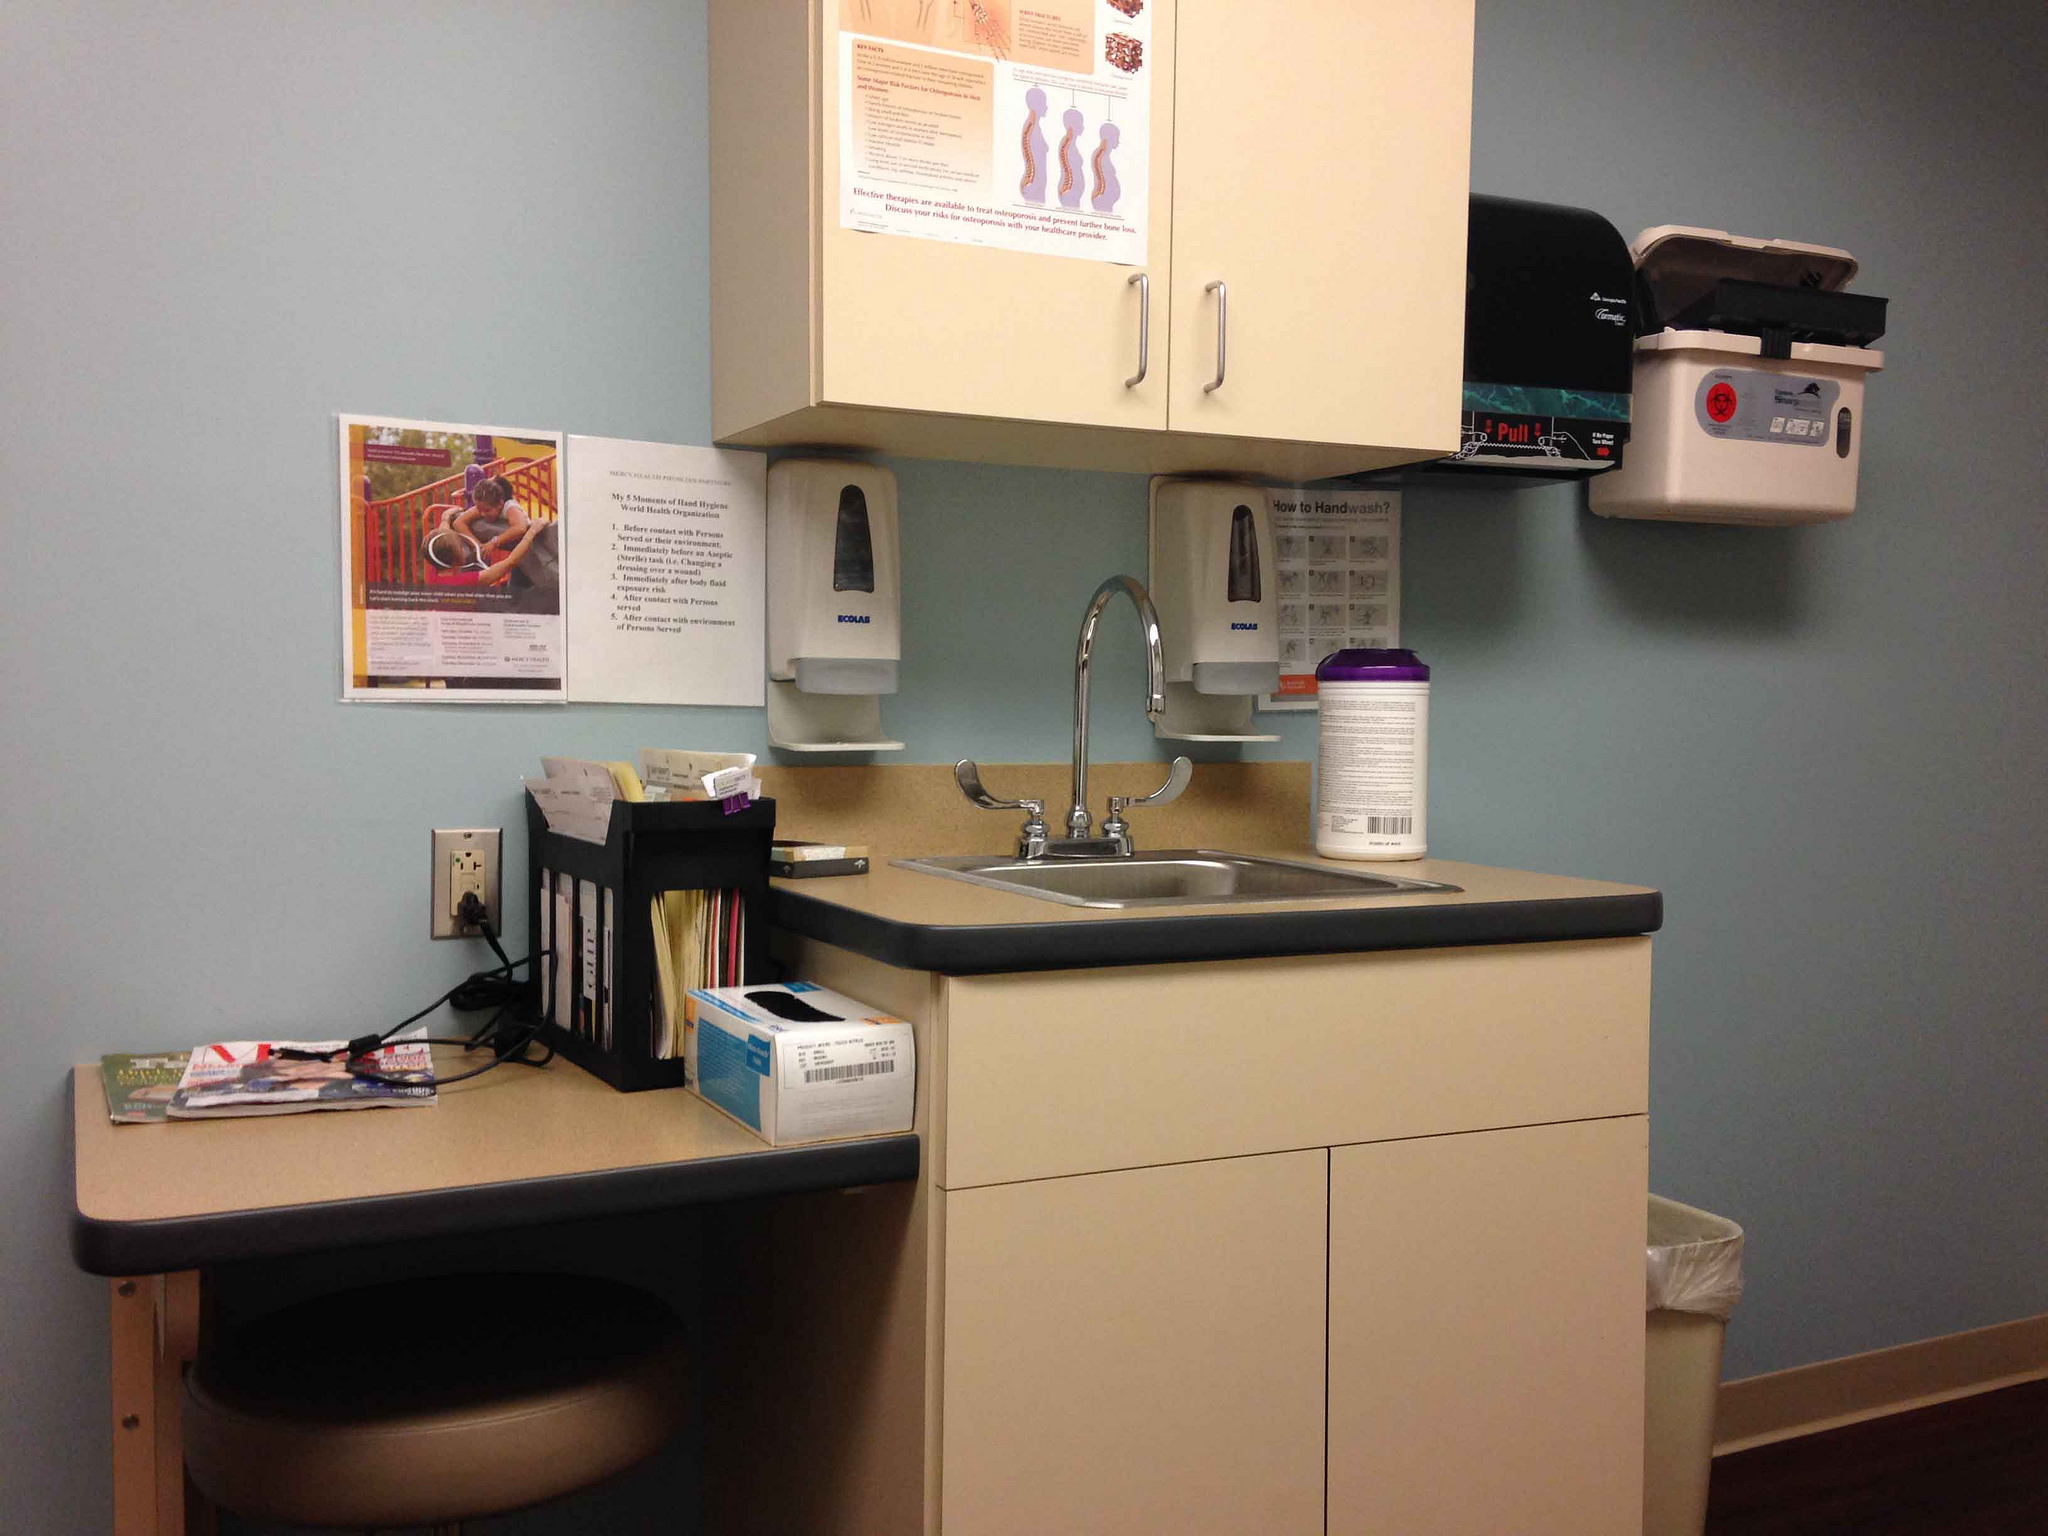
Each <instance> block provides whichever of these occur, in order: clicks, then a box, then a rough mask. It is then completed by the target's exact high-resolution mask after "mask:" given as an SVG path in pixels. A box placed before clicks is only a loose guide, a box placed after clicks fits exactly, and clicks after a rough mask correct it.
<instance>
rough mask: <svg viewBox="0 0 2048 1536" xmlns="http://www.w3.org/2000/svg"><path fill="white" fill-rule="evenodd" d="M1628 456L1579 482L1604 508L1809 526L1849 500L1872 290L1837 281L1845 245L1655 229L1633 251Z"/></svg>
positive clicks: (1633, 514)
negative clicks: (1636, 321)
mask: <svg viewBox="0 0 2048 1536" xmlns="http://www.w3.org/2000/svg"><path fill="white" fill-rule="evenodd" d="M1634 254H1635V262H1636V304H1637V308H1638V311H1639V313H1640V314H1641V316H1642V320H1643V331H1644V334H1643V335H1642V336H1640V337H1639V338H1638V339H1637V341H1636V344H1635V376H1634V417H1635V420H1634V423H1633V435H1632V436H1631V438H1630V441H1629V447H1628V458H1627V461H1626V462H1625V463H1623V464H1622V466H1621V467H1620V468H1619V469H1616V470H1613V471H1612V472H1610V473H1608V474H1605V475H1602V476H1601V477H1600V478H1599V479H1597V480H1595V481H1594V482H1593V483H1592V485H1591V486H1589V487H1588V497H1589V500H1590V501H1591V504H1592V508H1593V510H1594V511H1595V512H1597V513H1599V514H1600V515H1601V516H1602V517H1630V518H1656V519H1664V520H1669V521H1679V522H1696V523H1760V524H1768V523H1780V524H1783V523H1819V522H1828V521H1831V520H1833V519H1836V518H1842V517H1847V516H1848V515H1849V514H1850V513H1851V512H1853V511H1854V510H1855V509H1856V471H1857V464H1858V461H1859V459H1860V457H1861V454H1862V448H1863V436H1864V431H1865V427H1864V421H1863V381H1864V377H1865V375H1867V374H1870V373H1874V372H1876V371H1877V370H1878V369H1880V368H1882V367H1883V366H1884V354H1883V353H1882V352H1877V351H1873V350H1871V349H1870V346H1869V343H1871V342H1873V341H1875V340H1877V339H1878V338H1879V337H1880V336H1882V335H1883V334H1884V327H1885V301H1884V300H1883V299H1881V298H1877V297H1875V296H1874V295H1870V294H1856V293H1843V292H1841V291H1840V290H1841V289H1842V287H1843V285H1844V284H1846V283H1847V282H1848V281H1849V279H1850V278H1852V277H1854V276H1855V275H1856V259H1855V258H1854V257H1853V256H1851V255H1850V254H1849V253H1848V252H1847V251H1839V250H1835V249H1833V248H1831V247H1829V246H1823V245H1803V244H1800V243H1798V242H1796V241H1790V240H1751V239H1745V238H1743V237H1742V236H1739V235H1731V234H1728V233H1727V232H1726V231H1724V230H1718V229H1688V228H1682V227H1679V226H1675V225H1664V226H1660V227H1658V228H1656V229H1652V230H1647V231H1645V232H1644V233H1643V234H1642V235H1640V236H1638V237H1637V239H1636V243H1635V246H1634Z"/></svg>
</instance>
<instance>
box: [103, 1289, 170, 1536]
mask: <svg viewBox="0 0 2048 1536" xmlns="http://www.w3.org/2000/svg"><path fill="white" fill-rule="evenodd" d="M109 1293H110V1296H111V1299H112V1303H113V1310H112V1312H111V1314H110V1318H109V1321H110V1323H111V1326H112V1334H113V1345H114V1536H159V1532H160V1527H159V1526H158V1524H157V1518H156V1456H157V1440H156V1402H157V1393H156V1280H155V1277H153V1276H149V1275H143V1276H138V1277H137V1278H135V1279H132V1280H115V1281H112V1282H111V1283H110V1287H109Z"/></svg>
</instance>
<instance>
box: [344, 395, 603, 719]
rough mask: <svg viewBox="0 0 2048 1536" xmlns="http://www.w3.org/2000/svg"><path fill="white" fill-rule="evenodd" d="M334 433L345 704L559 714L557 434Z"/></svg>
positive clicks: (453, 425) (351, 422) (438, 425)
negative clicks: (540, 709)
mask: <svg viewBox="0 0 2048 1536" xmlns="http://www.w3.org/2000/svg"><path fill="white" fill-rule="evenodd" d="M338 427H339V432H340V448H341V454H340V457H341V580H342V696H343V697H344V698H346V699H382V700H393V701H416V702H422V703H437V704H438V703H451V702H468V703H483V702H490V703H500V704H515V703H537V704H538V703H560V702H562V701H563V700H564V699H565V698H566V696H567V695H566V693H565V691H564V686H563V678H564V666H563V663H564V651H565V646H564V624H563V617H562V554H563V543H562V540H563V527H562V522H563V501H562V434H561V433H559V432H547V431H539V430H530V429H517V428H505V427H484V426H476V425H473V424H467V423H457V422H442V421H414V420H408V419H404V418H399V417H388V416H341V417H339V418H338Z"/></svg>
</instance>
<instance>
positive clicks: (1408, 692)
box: [1315, 650, 1429, 859]
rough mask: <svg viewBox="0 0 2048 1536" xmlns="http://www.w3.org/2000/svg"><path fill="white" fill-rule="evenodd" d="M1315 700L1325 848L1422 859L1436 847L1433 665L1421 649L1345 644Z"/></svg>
mask: <svg viewBox="0 0 2048 1536" xmlns="http://www.w3.org/2000/svg"><path fill="white" fill-rule="evenodd" d="M1316 699H1317V703H1318V705H1319V707H1320V708H1321V710H1322V734H1321V737H1320V739H1319V740H1318V743H1317V747H1316V815H1315V839H1316V852H1317V853H1319V854H1321V855H1322V856H1323V857H1324V858H1326V859H1419V858H1421V857H1422V855H1423V854H1424V853H1425V852H1427V851H1428V847H1429V841H1428V833H1427V828H1426V813H1427V804H1426V801H1427V791H1428V785H1429V668H1428V667H1425V666H1424V665H1423V664H1422V663H1421V662H1420V661H1418V660H1417V659H1416V656H1415V653H1414V652H1413V651H1391V650H1355V651H1338V652H1336V653H1334V654H1333V655H1330V656H1327V657H1325V658H1324V659H1323V663H1322V665H1321V666H1319V667H1317V668H1316Z"/></svg>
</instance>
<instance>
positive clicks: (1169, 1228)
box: [940, 1148, 1329, 1536]
mask: <svg viewBox="0 0 2048 1536" xmlns="http://www.w3.org/2000/svg"><path fill="white" fill-rule="evenodd" d="M1328 1156H1329V1155H1328V1153H1327V1152H1325V1151H1323V1150H1322V1149H1321V1148H1318V1149H1316V1150H1314V1151H1309V1152H1287V1153H1278V1154H1273V1155H1270V1156H1265V1157H1245V1158H1233V1159H1226V1160H1223V1161H1219V1162H1208V1163H1183V1164H1177V1165H1174V1166H1170V1167H1162V1168H1141V1169H1134V1170H1130V1171H1127V1172H1122V1173H1103V1174H1090V1175H1085V1176H1082V1177H1079V1178H1070V1179H1049V1180H1045V1181H1042V1182H1037V1183H1029V1184H1006V1185H998V1186H994V1187H990V1188H984V1189H970V1190H955V1191H949V1192H947V1193H946V1194H945V1196H944V1201H945V1212H944V1230H945V1252H946V1258H945V1301H944V1305H945V1330H944V1339H945V1343H944V1366H943V1377H944V1389H943V1414H944V1424H943V1430H942V1434H941V1445H942V1447H943V1451H942V1454H943V1464H942V1467H941V1472H940V1489H941V1493H940V1497H941V1500H942V1507H943V1510H944V1519H943V1529H944V1531H945V1533H946V1536H1016V1533H1018V1532H1022V1531H1046V1532H1052V1531H1059V1532H1105V1533H1123V1532H1139V1531H1172V1532H1174V1533H1176V1536H1202V1533H1210V1532H1214V1533H1218V1536H1221V1533H1226V1532H1228V1533H1232V1536H1243V1533H1247V1532H1257V1533H1259V1536H1295V1533H1309V1532H1320V1531H1321V1530H1322V1529H1323V1343H1324V1326H1323V1325H1324V1315H1323V1307H1324V1298H1325V1268H1324V1266H1325V1260H1326V1243H1327V1200H1328V1166H1329V1164H1328Z"/></svg>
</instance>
